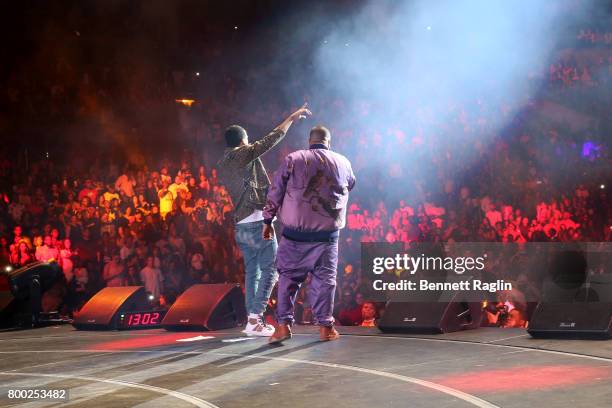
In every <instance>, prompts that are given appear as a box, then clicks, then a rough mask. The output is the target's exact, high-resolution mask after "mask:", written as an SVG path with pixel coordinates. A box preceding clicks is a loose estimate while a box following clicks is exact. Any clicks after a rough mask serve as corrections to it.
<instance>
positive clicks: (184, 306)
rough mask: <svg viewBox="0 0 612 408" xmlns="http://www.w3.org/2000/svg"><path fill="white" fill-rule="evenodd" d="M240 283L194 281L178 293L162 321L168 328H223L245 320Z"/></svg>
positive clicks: (240, 323)
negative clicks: (198, 282) (207, 283)
mask: <svg viewBox="0 0 612 408" xmlns="http://www.w3.org/2000/svg"><path fill="white" fill-rule="evenodd" d="M245 322H246V308H245V305H244V295H243V293H242V289H241V288H240V286H239V285H232V284H213V285H204V284H198V285H193V286H192V287H190V288H189V289H187V290H186V291H185V292H184V293H183V294H182V295H181V296H179V297H178V298H177V299H176V301H175V302H174V304H173V305H172V307H171V308H170V310H168V313H167V314H166V317H165V318H164V320H163V321H162V326H163V327H164V328H165V329H166V330H222V329H229V328H231V327H236V326H240V325H242V324H244V323H245Z"/></svg>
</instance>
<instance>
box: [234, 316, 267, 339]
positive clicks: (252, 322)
mask: <svg viewBox="0 0 612 408" xmlns="http://www.w3.org/2000/svg"><path fill="white" fill-rule="evenodd" d="M242 332H243V333H245V334H246V335H247V336H249V337H250V336H260V337H270V336H272V335H273V334H274V326H272V325H271V324H267V323H265V322H264V321H263V319H262V318H261V317H258V318H256V319H255V318H252V317H251V318H249V320H248V322H247V325H246V327H245V329H244V330H243V331H242Z"/></svg>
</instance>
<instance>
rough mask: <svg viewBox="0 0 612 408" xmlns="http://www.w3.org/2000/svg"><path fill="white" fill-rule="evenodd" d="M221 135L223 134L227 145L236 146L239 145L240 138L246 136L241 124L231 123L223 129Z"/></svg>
mask: <svg viewBox="0 0 612 408" xmlns="http://www.w3.org/2000/svg"><path fill="white" fill-rule="evenodd" d="M223 135H224V136H225V144H227V147H236V146H240V143H241V142H242V140H243V139H244V138H245V137H247V132H246V130H244V128H243V127H242V126H238V125H232V126H230V127H228V128H227V129H225V132H224V134H223Z"/></svg>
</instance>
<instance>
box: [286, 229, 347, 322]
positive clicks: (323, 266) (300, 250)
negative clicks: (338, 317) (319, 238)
mask: <svg viewBox="0 0 612 408" xmlns="http://www.w3.org/2000/svg"><path fill="white" fill-rule="evenodd" d="M276 268H277V269H278V275H279V278H278V305H277V309H276V317H277V320H278V322H279V323H284V324H293V321H294V320H293V308H294V303H295V297H296V295H297V293H298V291H299V290H300V286H301V285H302V283H304V281H305V280H306V277H307V276H308V274H309V273H310V274H312V278H311V281H310V285H309V288H308V289H309V292H308V297H309V302H310V305H311V306H312V314H313V316H314V319H315V323H316V324H318V325H321V326H331V325H332V324H333V323H334V317H333V316H332V313H333V310H334V294H335V292H336V273H337V269H338V242H337V241H336V242H296V241H292V240H290V239H287V238H285V237H283V238H282V239H281V241H280V243H279V245H278V252H277V253H276Z"/></svg>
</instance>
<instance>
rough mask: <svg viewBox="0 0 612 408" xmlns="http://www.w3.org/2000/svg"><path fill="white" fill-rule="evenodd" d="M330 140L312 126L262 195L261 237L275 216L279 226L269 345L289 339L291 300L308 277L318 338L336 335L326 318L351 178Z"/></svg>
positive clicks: (331, 305)
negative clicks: (275, 296)
mask: <svg viewBox="0 0 612 408" xmlns="http://www.w3.org/2000/svg"><path fill="white" fill-rule="evenodd" d="M330 142H331V134H330V132H329V130H328V129H326V128H325V127H323V126H316V127H314V128H312V129H311V130H310V137H309V144H310V148H309V149H308V150H298V151H296V152H293V153H291V154H289V155H288V156H287V157H286V158H285V161H284V163H283V164H282V165H281V167H280V169H279V170H278V171H277V172H276V173H275V175H274V180H273V182H272V185H271V187H270V190H269V192H268V196H267V200H266V206H265V207H264V212H263V216H264V230H263V235H264V239H272V238H273V237H274V229H273V227H272V221H273V219H274V217H275V216H278V218H279V220H280V222H281V223H282V224H283V227H284V228H283V233H282V239H281V241H280V244H279V246H278V252H277V254H276V267H277V269H278V273H279V281H278V305H277V320H278V324H279V325H278V327H277V328H276V331H275V332H274V335H273V336H272V337H271V338H270V343H280V342H282V341H283V340H286V339H289V338H291V325H292V324H293V308H294V302H295V297H296V295H297V292H298V290H299V289H300V286H301V284H302V283H303V282H304V281H305V280H306V277H307V276H308V274H309V273H310V274H312V280H311V283H310V293H309V296H310V304H311V305H312V309H313V316H314V318H315V321H316V323H317V324H318V325H319V326H320V337H321V340H324V341H326V340H335V339H337V338H338V337H339V334H338V332H337V331H336V330H335V329H334V327H333V324H334V318H333V317H332V311H333V308H334V292H335V290H336V272H337V267H338V237H339V233H340V229H342V228H344V225H345V220H346V209H347V203H348V196H349V191H350V190H352V188H353V186H354V185H355V175H354V174H353V170H352V169H351V163H350V162H349V161H348V159H347V158H346V157H344V156H342V155H341V154H338V153H335V152H332V151H331V150H330Z"/></svg>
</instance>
